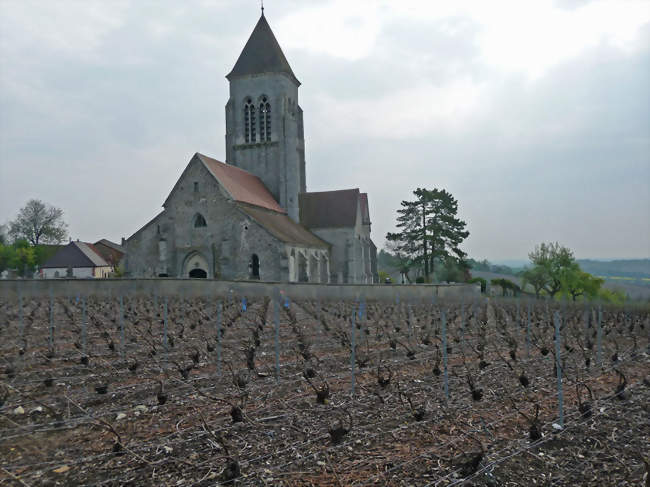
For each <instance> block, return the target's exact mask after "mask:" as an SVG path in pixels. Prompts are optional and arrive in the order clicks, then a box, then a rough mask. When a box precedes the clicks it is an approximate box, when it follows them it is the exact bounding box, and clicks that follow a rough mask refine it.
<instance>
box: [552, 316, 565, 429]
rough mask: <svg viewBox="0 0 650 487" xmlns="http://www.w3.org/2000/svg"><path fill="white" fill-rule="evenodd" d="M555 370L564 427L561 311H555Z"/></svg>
mask: <svg viewBox="0 0 650 487" xmlns="http://www.w3.org/2000/svg"><path fill="white" fill-rule="evenodd" d="M554 318H555V370H556V372H557V400H558V409H559V414H560V426H561V427H562V428H564V394H563V391H562V362H561V360H560V353H561V348H560V321H561V319H560V312H559V311H556V312H555V317H554Z"/></svg>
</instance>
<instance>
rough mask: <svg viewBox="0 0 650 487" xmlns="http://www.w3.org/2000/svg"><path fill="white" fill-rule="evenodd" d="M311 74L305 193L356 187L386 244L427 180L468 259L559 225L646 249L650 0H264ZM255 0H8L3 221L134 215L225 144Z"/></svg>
mask: <svg viewBox="0 0 650 487" xmlns="http://www.w3.org/2000/svg"><path fill="white" fill-rule="evenodd" d="M265 14H266V17H267V19H268V21H269V23H270V25H271V28H272V29H273V31H274V33H275V35H276V37H277V39H278V41H279V42H280V45H281V46H282V48H283V50H284V53H285V55H286V57H287V59H288V60H289V63H290V64H291V67H292V69H293V71H294V73H295V74H296V76H297V77H298V79H299V80H300V81H301V82H302V86H301V88H300V99H299V102H300V105H301V107H302V109H303V110H304V119H305V141H306V159H307V189H308V191H325V190H330V189H344V188H354V187H359V188H360V189H361V190H362V191H364V192H368V194H369V202H370V216H371V220H372V236H373V240H374V241H375V243H376V245H377V247H379V248H381V247H383V246H384V243H385V235H386V232H389V231H393V230H394V228H395V227H394V224H395V217H396V215H397V214H396V210H397V209H398V208H399V206H400V202H401V201H402V200H407V199H410V198H411V197H412V191H413V190H415V189H416V188H418V187H425V188H428V189H432V188H439V189H443V188H444V189H446V190H447V191H449V192H451V193H452V194H453V195H454V197H455V198H456V199H457V200H458V203H459V216H460V217H461V218H462V219H463V220H465V221H466V222H467V230H469V232H470V236H469V237H468V239H467V240H466V241H465V242H464V243H463V245H462V248H463V249H464V250H465V251H466V252H467V253H468V254H469V255H470V256H471V257H474V258H478V259H483V258H487V259H491V260H504V259H521V258H526V255H527V254H528V252H529V251H531V250H532V249H533V248H534V246H535V245H536V244H538V243H540V242H549V241H558V242H560V243H561V244H563V245H566V246H568V247H569V248H571V249H573V251H574V253H575V255H576V256H577V257H579V258H648V257H650V96H649V95H650V1H649V0H643V1H635V0H613V1H608V0H602V1H601V0H594V1H590V0H549V1H545V0H531V1H525V2H522V1H521V0H512V1H508V0H503V1H502V0H492V1H490V2H486V1H485V0H465V1H463V0H455V1H454V2H449V1H446V0H445V1H432V0H400V1H399V2H395V1H391V0H385V1H380V0H374V1H370V0H355V1H354V2H350V1H348V0H332V1H325V0H314V1H310V0H267V1H266V2H265ZM259 15H260V9H259V2H258V1H256V0H233V1H230V0H214V1H208V0H195V1H186V2H177V1H174V0H160V1H158V0H156V1H152V0H138V1H132V2H128V1H118V0H111V1H88V0H84V1H82V0H75V1H66V0H60V1H57V2H49V1H44V0H42V1H28V0H0V224H1V223H6V222H8V221H10V220H11V219H13V218H14V217H15V216H16V214H17V212H18V210H19V208H20V207H21V206H23V205H24V204H25V203H26V202H27V200H28V199H30V198H38V199H41V200H43V201H45V202H46V203H49V204H51V205H54V206H57V207H60V208H62V209H63V210H64V213H65V220H66V221H67V223H68V225H69V231H70V235H71V237H73V238H75V239H77V238H79V239H81V240H85V241H96V240H99V239H100V238H108V239H110V240H113V241H117V242H119V241H120V239H121V238H122V237H128V236H130V235H131V234H132V233H134V232H135V231H136V230H138V229H139V228H140V227H141V226H143V225H144V224H145V223H147V222H148V221H149V220H150V219H151V218H152V217H153V216H155V215H156V214H157V213H158V212H159V211H160V210H161V205H162V203H163V201H164V200H165V198H166V197H167V195H168V194H169V192H170V191H171V189H172V187H173V185H174V183H175V182H176V180H177V179H178V177H179V176H180V174H181V172H182V171H183V169H184V168H185V166H186V165H187V163H188V162H189V160H190V158H191V157H192V155H193V154H194V153H195V152H201V153H203V154H206V155H209V156H212V157H215V158H216V159H219V160H224V158H225V147H224V143H225V140H224V139H225V112H224V106H225V104H226V102H227V100H228V83H227V80H226V79H225V75H226V74H227V73H228V72H229V71H230V70H231V69H232V67H233V65H234V63H235V61H236V60H237V57H238V56H239V53H240V52H241V50H242V48H243V46H244V44H245V42H246V40H247V39H248V36H249V35H250V33H251V31H252V29H253V27H254V26H255V23H256V22H257V20H258V18H259Z"/></svg>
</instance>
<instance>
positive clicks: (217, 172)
mask: <svg viewBox="0 0 650 487" xmlns="http://www.w3.org/2000/svg"><path fill="white" fill-rule="evenodd" d="M196 157H198V158H199V159H200V160H201V162H203V164H204V165H205V167H206V168H207V169H208V171H210V173H212V175H213V176H214V177H215V178H216V179H217V180H218V181H219V182H220V183H221V185H222V186H223V187H224V188H225V190H226V191H227V192H228V193H229V194H230V196H231V197H232V199H233V200H235V201H238V202H240V203H247V204H250V205H255V206H260V207H262V208H266V209H267V210H271V211H275V212H278V213H286V210H285V209H284V208H282V207H281V206H280V205H279V204H278V202H277V201H275V198H273V195H272V194H271V193H270V192H269V190H268V189H266V186H264V183H263V182H262V180H261V179H260V178H258V177H257V176H255V175H253V174H251V173H249V172H248V171H244V170H243V169H240V168H238V167H235V166H231V165H230V164H224V163H223V162H219V161H217V160H216V159H212V158H211V157H208V156H204V155H203V154H199V153H198V152H197V153H196Z"/></svg>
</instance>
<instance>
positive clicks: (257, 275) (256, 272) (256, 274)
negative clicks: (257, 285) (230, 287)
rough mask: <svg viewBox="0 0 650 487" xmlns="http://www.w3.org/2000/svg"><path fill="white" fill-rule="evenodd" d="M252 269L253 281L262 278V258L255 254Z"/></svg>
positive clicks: (251, 264)
mask: <svg viewBox="0 0 650 487" xmlns="http://www.w3.org/2000/svg"><path fill="white" fill-rule="evenodd" d="M250 268H251V279H259V278H260V258H259V257H258V256H257V254H253V256H252V257H251V263H250Z"/></svg>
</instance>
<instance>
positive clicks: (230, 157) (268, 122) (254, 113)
mask: <svg viewBox="0 0 650 487" xmlns="http://www.w3.org/2000/svg"><path fill="white" fill-rule="evenodd" d="M226 78H227V79H228V81H229V82H230V99H229V100H228V103H227V104H226V162H227V163H228V164H232V165H233V166H237V167H240V168H242V169H244V170H246V171H248V172H250V173H252V174H255V175H256V176H258V177H259V178H260V179H261V180H262V182H264V184H265V185H266V187H267V188H268V189H269V191H270V192H271V194H272V195H273V196H274V197H275V199H276V200H277V201H278V203H280V206H282V207H283V208H284V209H286V210H287V213H288V214H289V217H291V219H293V220H294V221H296V222H298V220H299V208H298V195H299V194H300V193H304V192H305V191H306V187H305V138H304V130H303V121H302V109H301V108H300V106H299V105H298V87H299V86H300V81H298V79H297V78H296V76H295V75H294V74H293V71H292V70H291V66H289V63H288V62H287V58H286V57H285V56H284V53H283V52H282V49H281V48H280V45H279V44H278V41H277V40H276V38H275V35H273V31H271V27H270V26H269V24H268V22H267V21H266V17H265V16H264V11H263V10H262V15H261V17H260V19H259V21H258V22H257V25H256V26H255V28H254V29H253V33H252V34H251V36H250V38H249V39H248V42H246V45H245V46H244V49H243V51H242V52H241V54H240V55H239V58H238V59H237V62H236V63H235V67H234V68H233V69H232V71H231V72H230V73H228V75H227V76H226Z"/></svg>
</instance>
